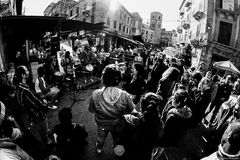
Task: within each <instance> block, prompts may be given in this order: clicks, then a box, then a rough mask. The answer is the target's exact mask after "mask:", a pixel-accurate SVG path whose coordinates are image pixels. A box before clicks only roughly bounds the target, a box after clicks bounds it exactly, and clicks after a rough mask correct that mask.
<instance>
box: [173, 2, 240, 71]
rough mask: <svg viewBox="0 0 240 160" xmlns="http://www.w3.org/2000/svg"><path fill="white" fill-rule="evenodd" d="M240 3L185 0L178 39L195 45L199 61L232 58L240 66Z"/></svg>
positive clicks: (197, 60)
mask: <svg viewBox="0 0 240 160" xmlns="http://www.w3.org/2000/svg"><path fill="white" fill-rule="evenodd" d="M239 5H240V1H239V0H214V1H209V0H183V1H182V4H181V6H180V8H179V10H180V14H179V15H180V25H179V27H178V28H177V32H178V42H179V43H191V44H192V45H193V47H194V49H193V52H194V54H193V55H194V58H193V62H194V64H195V65H197V64H198V63H199V62H200V61H202V62H204V63H205V64H206V65H207V67H211V66H212V64H213V63H214V62H215V61H222V60H230V61H231V62H232V63H234V64H235V66H236V67H237V68H239V67H240V42H239V38H240V32H239V25H240V17H239V15H240V12H239V11H240V10H239V9H240V8H239Z"/></svg>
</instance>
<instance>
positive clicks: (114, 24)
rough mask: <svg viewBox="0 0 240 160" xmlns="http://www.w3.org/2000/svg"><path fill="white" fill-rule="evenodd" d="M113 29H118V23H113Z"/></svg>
mask: <svg viewBox="0 0 240 160" xmlns="http://www.w3.org/2000/svg"><path fill="white" fill-rule="evenodd" d="M113 28H114V29H116V28H117V21H114V22H113Z"/></svg>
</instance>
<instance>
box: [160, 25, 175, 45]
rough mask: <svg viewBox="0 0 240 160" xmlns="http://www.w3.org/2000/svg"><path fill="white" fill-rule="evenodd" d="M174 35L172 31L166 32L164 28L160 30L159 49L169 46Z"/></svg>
mask: <svg viewBox="0 0 240 160" xmlns="http://www.w3.org/2000/svg"><path fill="white" fill-rule="evenodd" d="M173 34H174V31H166V29H165V28H162V30H161V39H160V45H161V47H167V46H171V45H172V44H173V43H172V42H173V41H172V36H173Z"/></svg>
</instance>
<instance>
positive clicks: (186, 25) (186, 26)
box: [182, 22, 190, 30]
mask: <svg viewBox="0 0 240 160" xmlns="http://www.w3.org/2000/svg"><path fill="white" fill-rule="evenodd" d="M182 27H183V29H185V30H187V29H189V28H190V24H189V23H186V22H185V23H183V25H182Z"/></svg>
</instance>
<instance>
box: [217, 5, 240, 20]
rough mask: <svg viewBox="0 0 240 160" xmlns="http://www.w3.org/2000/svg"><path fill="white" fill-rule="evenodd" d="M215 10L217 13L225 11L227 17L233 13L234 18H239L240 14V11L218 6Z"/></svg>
mask: <svg viewBox="0 0 240 160" xmlns="http://www.w3.org/2000/svg"><path fill="white" fill-rule="evenodd" d="M215 10H216V13H217V14H220V13H223V14H224V15H225V17H228V16H229V15H231V16H232V17H233V18H234V20H237V17H238V16H239V15H240V12H239V11H231V10H227V9H222V8H216V9H215Z"/></svg>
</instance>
